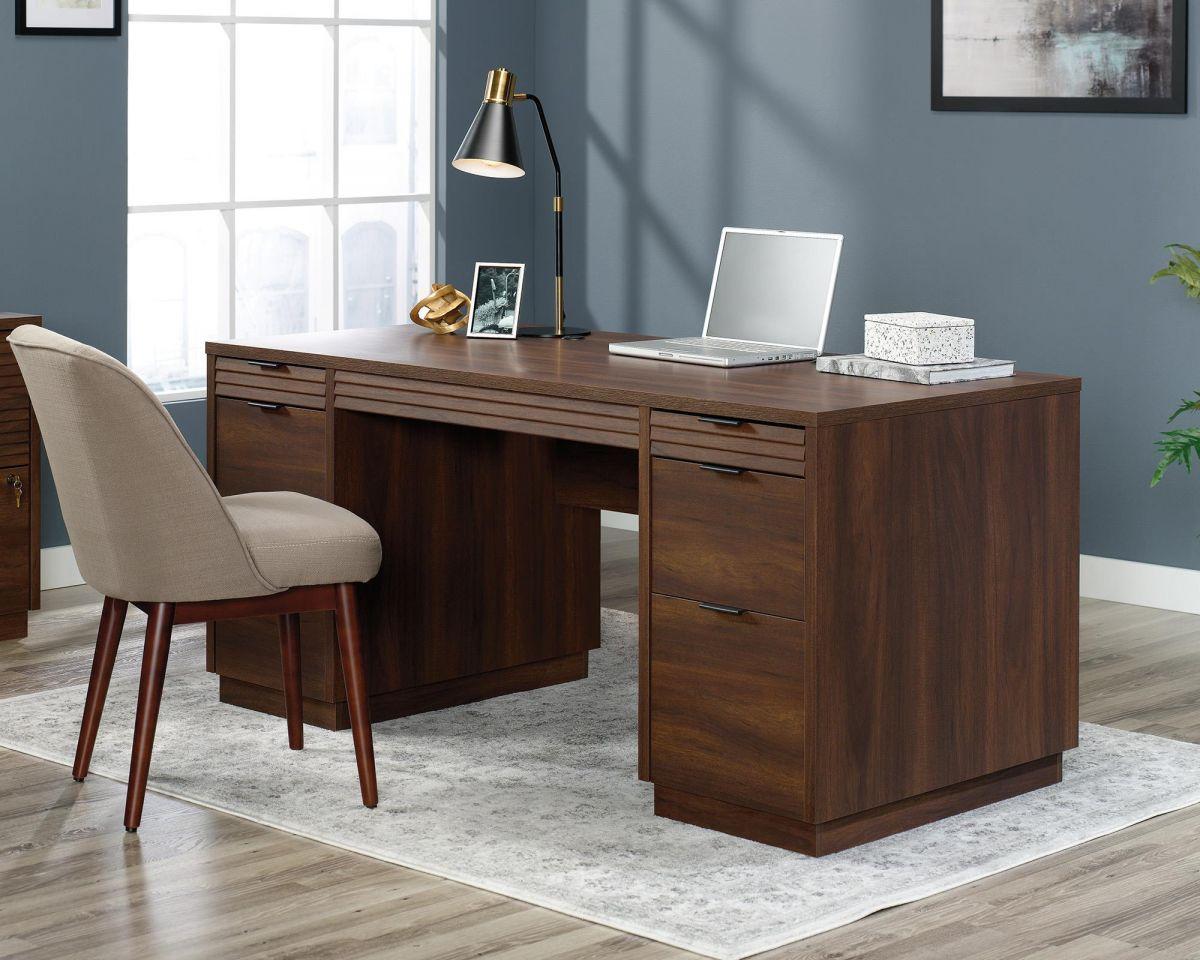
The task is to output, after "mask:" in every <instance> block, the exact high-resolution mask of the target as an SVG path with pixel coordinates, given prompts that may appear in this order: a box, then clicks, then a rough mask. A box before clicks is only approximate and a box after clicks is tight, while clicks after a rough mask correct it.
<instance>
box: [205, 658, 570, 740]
mask: <svg viewBox="0 0 1200 960" xmlns="http://www.w3.org/2000/svg"><path fill="white" fill-rule="evenodd" d="M587 675H588V658H587V654H586V653H573V654H569V655H567V656H565V657H555V658H553V659H551V660H538V661H536V662H534V663H522V664H519V665H517V666H515V667H508V668H506V669H503V670H492V671H489V672H488V673H478V674H473V675H471V676H467V677H458V678H456V679H453V680H446V681H444V682H442V683H429V684H425V685H424V686H420V687H410V688H408V689H405V690H394V691H391V692H388V693H375V694H372V695H371V722H372V723H379V722H381V721H383V720H394V719H396V718H397V717H408V716H412V715H413V714H415V713H428V712H429V711H431V710H442V709H445V708H446V707H457V706H460V705H462V704H464V703H473V702H475V701H476V700H488V699H490V698H492V697H502V696H505V695H506V694H509V693H522V692H524V691H526V690H536V689H537V688H538V687H549V686H553V685H554V684H558V683H570V682H571V681H572V680H583V679H585V678H586V677H587ZM221 702H222V703H229V704H233V705H234V706H238V707H246V708H248V709H250V710H258V711H260V712H261V713H269V714H273V715H274V716H277V717H282V716H284V710H283V692H282V691H280V690H275V689H273V688H271V687H264V686H260V685H259V684H257V683H248V682H246V681H244V680H237V679H235V678H233V677H221ZM304 722H305V723H308V724H311V725H313V726H314V727H323V728H325V729H326V730H348V729H350V715H349V714H348V713H347V712H346V701H345V700H336V701H326V700H313V699H311V698H309V697H305V698H304Z"/></svg>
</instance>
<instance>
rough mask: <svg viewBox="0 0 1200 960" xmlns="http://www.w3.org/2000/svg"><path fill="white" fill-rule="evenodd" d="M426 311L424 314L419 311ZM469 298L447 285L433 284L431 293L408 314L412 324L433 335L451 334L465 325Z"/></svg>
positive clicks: (468, 310)
mask: <svg viewBox="0 0 1200 960" xmlns="http://www.w3.org/2000/svg"><path fill="white" fill-rule="evenodd" d="M422 310H424V311H426V312H425V313H424V314H422V313H421V311H422ZM470 316H471V298H470V297H468V296H467V295H466V294H465V293H463V292H462V291H461V290H457V289H455V287H454V286H453V285H451V284H449V283H435V284H433V292H432V293H431V294H430V295H429V296H427V297H426V298H425V299H424V300H422V301H420V302H419V303H418V304H417V305H416V306H415V307H413V308H412V309H411V310H410V311H409V312H408V318H409V319H410V320H411V321H412V322H413V323H418V324H420V325H421V326H422V327H428V328H429V329H430V330H432V331H433V332H434V333H453V332H454V331H455V330H461V329H462V328H463V327H465V326H466V325H467V320H468V319H469V318H470Z"/></svg>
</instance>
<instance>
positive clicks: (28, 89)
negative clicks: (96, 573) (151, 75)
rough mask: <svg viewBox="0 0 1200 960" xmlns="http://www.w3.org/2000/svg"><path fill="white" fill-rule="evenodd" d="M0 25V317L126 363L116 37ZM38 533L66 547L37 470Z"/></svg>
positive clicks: (121, 111) (120, 47) (121, 81)
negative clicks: (32, 324)
mask: <svg viewBox="0 0 1200 960" xmlns="http://www.w3.org/2000/svg"><path fill="white" fill-rule="evenodd" d="M8 7H9V14H10V16H7V17H4V18H0V137H2V141H0V310H10V311H19V312H27V313H40V314H42V315H44V316H45V318H46V325H47V326H49V327H52V328H53V329H55V330H58V331H60V332H61V333H65V334H66V335H67V336H70V337H76V338H78V339H80V340H85V341H87V342H88V343H92V344H95V345H96V346H98V347H99V348H100V349H102V350H105V351H108V352H109V353H113V354H115V355H116V356H118V357H123V356H124V355H125V196H126V191H125V119H126V91H125V84H126V75H127V57H126V47H125V39H124V38H123V37H122V38H120V39H114V38H108V37H105V38H91V37H53V38H48V37H17V36H15V35H14V34H13V25H12V20H11V9H12V8H11V5H8ZM42 477H43V478H44V483H45V488H44V491H43V496H42V518H43V521H42V537H43V544H44V545H45V546H56V545H58V544H62V543H66V540H67V537H66V531H65V530H64V528H63V524H62V517H61V515H60V514H59V511H58V501H57V499H56V497H55V496H54V489H53V478H52V477H51V475H50V473H49V471H48V470H45V469H43V472H42Z"/></svg>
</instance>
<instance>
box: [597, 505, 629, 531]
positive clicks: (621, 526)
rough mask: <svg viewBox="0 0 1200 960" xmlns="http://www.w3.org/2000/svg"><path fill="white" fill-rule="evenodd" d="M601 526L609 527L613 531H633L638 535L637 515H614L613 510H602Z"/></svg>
mask: <svg viewBox="0 0 1200 960" xmlns="http://www.w3.org/2000/svg"><path fill="white" fill-rule="evenodd" d="M600 526H602V527H608V528H609V529H611V530H632V531H633V532H634V533H637V528H638V518H637V514H636V513H613V512H612V511H611V510H601V511H600Z"/></svg>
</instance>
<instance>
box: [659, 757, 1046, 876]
mask: <svg viewBox="0 0 1200 960" xmlns="http://www.w3.org/2000/svg"><path fill="white" fill-rule="evenodd" d="M1061 780H1062V755H1061V754H1054V755H1053V756H1049V757H1042V758H1039V759H1037V760H1032V761H1030V762H1029V763H1023V764H1020V765H1018V766H1015V767H1012V768H1009V769H1007V770H999V771H996V772H994V773H989V774H987V775H985V776H981V777H975V778H973V779H971V780H965V781H962V782H960V783H954V784H951V785H949V786H946V787H943V788H941V789H940V790H933V791H930V792H929V793H924V794H920V795H918V796H915V797H907V798H905V799H902V800H897V801H895V802H894V803H889V804H884V805H882V806H879V807H875V808H873V809H871V810H867V811H864V812H862V813H859V814H855V815H853V816H848V817H843V818H842V819H840V820H832V821H829V822H826V823H809V822H806V821H804V820H800V819H797V818H794V817H788V816H782V815H780V814H777V813H771V812H768V811H764V810H756V809H753V808H751V807H745V806H741V805H739V804H736V803H728V802H726V801H723V800H720V799H717V798H715V797H707V796H701V795H698V794H694V793H688V792H687V791H685V790H676V789H674V788H672V787H664V786H659V785H657V784H656V785H655V787H654V812H655V814H656V815H657V816H660V817H669V818H670V819H672V820H680V821H682V822H683V823H690V824H693V825H694V826H698V827H706V828H708V829H709V830H720V831H721V832H722V833H731V834H733V835H734V836H735V837H745V838H746V839H747V840H756V841H758V842H759V843H767V844H770V845H771V846H773V847H783V848H785V849H787V850H794V851H796V852H797V853H803V854H806V855H808V856H810V857H823V856H826V855H828V854H831V853H837V852H839V851H841V850H847V849H849V848H850V847H856V846H858V845H860V844H863V843H869V842H870V841H872V840H879V839H881V838H883V837H888V836H891V835H892V834H895V833H900V832H902V831H904V830H911V829H913V828H914V827H919V826H921V825H922V824H926V823H932V822H933V821H934V820H941V819H942V818H943V817H951V816H954V815H955V814H957V813H965V812H966V811H968V810H975V809H977V808H979V807H982V806H986V805H987V804H989V803H997V802H999V801H1001V800H1007V799H1008V798H1010V797H1015V796H1018V795H1020V794H1022V793H1028V792H1030V791H1031V790H1040V789H1041V788H1042V787H1048V786H1051V785H1052V784H1055V783H1058V782H1059V781H1061Z"/></svg>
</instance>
